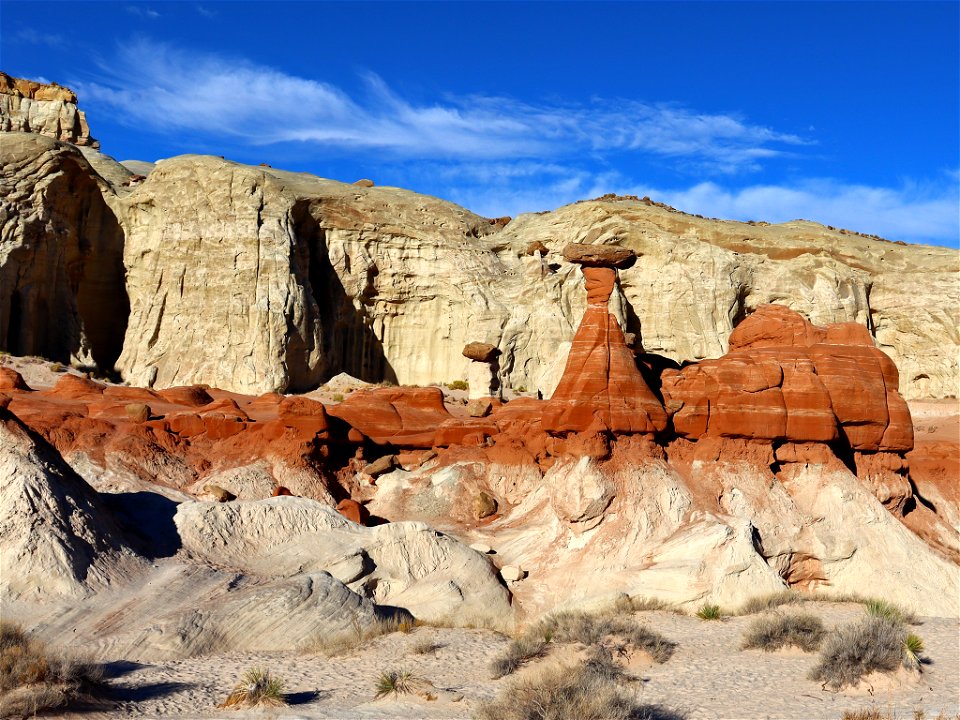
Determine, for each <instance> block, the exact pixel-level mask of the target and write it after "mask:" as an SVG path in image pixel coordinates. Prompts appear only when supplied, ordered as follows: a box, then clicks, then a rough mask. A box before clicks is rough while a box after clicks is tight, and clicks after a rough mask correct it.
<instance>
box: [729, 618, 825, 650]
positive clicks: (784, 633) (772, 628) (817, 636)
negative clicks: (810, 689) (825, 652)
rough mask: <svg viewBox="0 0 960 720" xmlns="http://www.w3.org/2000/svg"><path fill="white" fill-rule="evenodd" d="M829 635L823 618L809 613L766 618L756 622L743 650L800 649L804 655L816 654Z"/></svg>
mask: <svg viewBox="0 0 960 720" xmlns="http://www.w3.org/2000/svg"><path fill="white" fill-rule="evenodd" d="M826 634H827V631H826V628H824V626H823V622H821V620H820V618H818V617H817V616H816V615H810V614H809V613H798V614H796V615H766V616H763V617H759V618H757V619H756V620H754V621H753V622H752V623H751V624H750V627H749V628H747V632H746V634H745V635H744V637H743V644H742V647H743V648H745V649H746V648H758V649H760V650H766V651H767V652H770V651H771V650H778V649H780V648H782V647H790V646H793V647H798V648H800V649H801V650H803V651H805V652H813V651H814V650H817V649H818V648H819V647H820V645H821V644H822V643H823V638H824V636H825V635H826Z"/></svg>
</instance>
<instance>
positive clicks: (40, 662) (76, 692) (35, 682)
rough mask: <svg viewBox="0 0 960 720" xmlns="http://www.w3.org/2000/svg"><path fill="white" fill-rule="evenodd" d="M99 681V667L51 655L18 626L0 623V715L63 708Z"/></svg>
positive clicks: (101, 676)
mask: <svg viewBox="0 0 960 720" xmlns="http://www.w3.org/2000/svg"><path fill="white" fill-rule="evenodd" d="M102 681H103V668H102V666H100V665H98V664H95V663H88V662H83V661H80V660H77V659H75V658H72V657H68V656H66V655H62V654H60V655H55V654H54V652H53V651H52V650H51V648H49V647H48V646H47V645H46V644H44V643H42V642H40V641H39V640H35V639H33V638H31V637H29V636H28V635H27V634H26V633H25V632H24V631H23V628H21V627H20V626H19V625H15V624H14V623H9V622H0V717H16V716H28V715H35V714H36V713H38V712H41V711H43V710H48V709H52V708H60V707H65V706H66V705H68V704H70V703H71V702H74V701H76V700H79V699H81V698H83V697H85V696H89V695H90V693H91V692H92V691H94V690H95V689H96V688H97V687H99V686H101V683H102Z"/></svg>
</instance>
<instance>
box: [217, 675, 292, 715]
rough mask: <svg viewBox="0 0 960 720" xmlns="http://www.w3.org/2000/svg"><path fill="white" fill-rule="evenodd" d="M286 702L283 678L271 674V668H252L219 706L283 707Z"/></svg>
mask: <svg viewBox="0 0 960 720" xmlns="http://www.w3.org/2000/svg"><path fill="white" fill-rule="evenodd" d="M286 704H287V699H286V696H285V695H284V694H283V680H281V679H280V678H277V677H275V676H273V675H271V674H270V671H269V670H264V669H263V668H251V669H249V670H247V672H246V673H245V674H244V676H243V678H242V679H241V680H240V682H239V683H237V685H236V686H235V687H234V688H233V692H231V693H230V694H229V695H228V696H227V699H226V700H224V701H223V702H222V703H220V705H218V706H217V707H221V708H228V707H232V708H241V707H248V708H251V707H283V706H284V705H286Z"/></svg>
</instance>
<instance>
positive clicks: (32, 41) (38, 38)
mask: <svg viewBox="0 0 960 720" xmlns="http://www.w3.org/2000/svg"><path fill="white" fill-rule="evenodd" d="M13 39H14V40H16V41H17V42H21V43H25V44H27V45H46V46H47V47H61V46H63V44H64V37H63V35H60V34H58V33H49V32H38V31H37V30H35V29H34V28H29V27H28V28H21V29H20V30H18V31H17V32H16V33H15V34H14V35H13Z"/></svg>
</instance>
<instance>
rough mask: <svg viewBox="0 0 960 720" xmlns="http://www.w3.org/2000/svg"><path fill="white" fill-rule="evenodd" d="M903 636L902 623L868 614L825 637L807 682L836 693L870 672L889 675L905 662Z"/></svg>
mask: <svg viewBox="0 0 960 720" xmlns="http://www.w3.org/2000/svg"><path fill="white" fill-rule="evenodd" d="M906 637H907V632H906V630H905V629H904V626H903V624H902V623H899V622H896V621H895V620H891V619H890V618H887V617H878V616H875V615H868V616H867V617H865V618H863V619H862V620H860V621H859V622H856V623H853V624H851V625H847V626H845V627H841V628H839V629H838V630H836V631H835V632H834V633H833V634H832V635H830V636H828V637H827V638H826V640H825V641H824V643H823V649H822V650H821V652H820V661H819V663H818V664H817V666H816V667H814V668H813V670H812V671H811V672H810V679H811V680H817V681H819V682H821V683H823V686H824V687H829V688H831V689H833V690H840V689H841V688H844V687H846V686H848V685H856V684H857V683H858V682H860V680H861V679H862V678H863V677H864V676H865V675H869V674H870V673H872V672H893V671H894V670H896V669H897V668H898V667H900V666H901V664H904V662H905V660H906V653H905V642H906Z"/></svg>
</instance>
